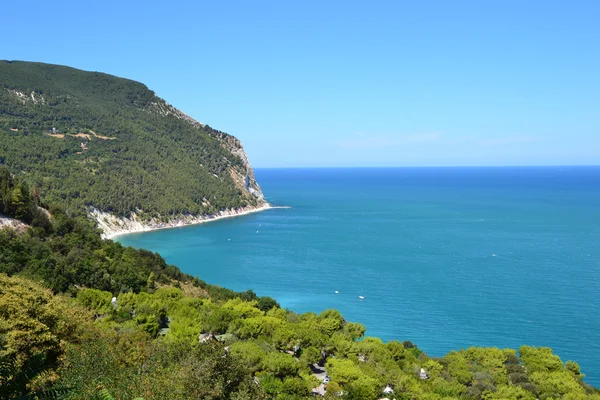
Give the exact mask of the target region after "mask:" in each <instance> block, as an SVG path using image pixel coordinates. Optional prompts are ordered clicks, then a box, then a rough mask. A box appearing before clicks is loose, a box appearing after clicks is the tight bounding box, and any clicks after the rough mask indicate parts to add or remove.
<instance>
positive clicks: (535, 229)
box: [119, 167, 600, 386]
mask: <svg viewBox="0 0 600 400" xmlns="http://www.w3.org/2000/svg"><path fill="white" fill-rule="evenodd" d="M256 174H257V178H258V180H259V182H260V184H261V185H262V188H263V190H264V192H265V193H266V195H267V197H268V199H269V201H270V202H271V203H273V204H275V205H287V206H291V207H292V208H291V209H273V210H269V211H266V212H263V213H259V214H253V215H249V216H244V217H240V218H235V219H230V220H222V221H217V222H214V223H210V224H205V225H199V226H193V227H186V228H179V229H169V230H162V231H155V232H150V233H142V234H133V235H128V236H124V237H121V238H120V239H119V240H120V241H121V242H122V243H124V244H126V245H132V246H135V247H142V248H147V249H150V250H153V251H158V252H160V253H161V254H162V255H163V256H164V257H165V258H166V259H167V261H168V262H170V263H173V264H175V265H177V266H179V267H180V268H181V269H182V270H183V271H185V272H187V273H190V274H193V275H198V276H199V277H200V278H201V279H204V280H205V281H207V282H209V283H214V284H219V285H221V286H225V287H229V288H232V289H235V290H246V289H248V288H251V289H253V290H254V291H255V292H257V293H258V294H259V295H268V296H272V297H274V298H276V299H277V300H279V302H280V303H281V304H282V305H283V306H285V307H288V308H290V309H293V310H295V311H298V312H304V311H315V312H320V311H322V310H324V309H326V308H337V309H339V310H341V311H342V312H343V314H344V316H345V317H346V318H347V319H349V320H353V321H359V322H361V323H363V324H365V325H366V326H367V328H368V330H367V334H368V335H373V336H378V337H381V338H382V339H384V340H391V339H398V340H406V339H409V340H412V341H413V342H415V343H416V344H417V345H419V347H421V348H422V349H423V350H425V351H426V352H427V353H429V354H430V355H434V356H441V355H443V354H445V353H446V352H448V351H450V350H452V349H459V348H466V347H469V346H473V345H476V346H497V347H501V348H503V347H511V348H515V347H519V346H520V345H522V344H528V345H535V346H549V347H552V348H553V349H554V350H555V352H556V353H557V354H558V355H559V356H560V357H561V358H562V359H563V361H566V360H570V359H573V360H576V361H578V362H579V363H580V365H581V368H582V370H583V372H584V373H585V374H587V376H588V377H587V379H586V380H587V381H588V382H590V383H592V384H595V385H596V386H598V385H600V250H599V248H598V243H599V242H600V167H585V168H584V167H577V168H575V167H545V168H415V169H411V168H398V169H264V170H258V171H256ZM336 290H337V291H339V294H335V291H336ZM359 296H364V297H365V298H364V300H360V299H359Z"/></svg>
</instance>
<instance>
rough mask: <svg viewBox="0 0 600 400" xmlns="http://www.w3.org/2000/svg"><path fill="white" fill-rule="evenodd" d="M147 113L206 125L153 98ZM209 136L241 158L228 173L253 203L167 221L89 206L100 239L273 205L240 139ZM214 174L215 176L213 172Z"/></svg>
mask: <svg viewBox="0 0 600 400" xmlns="http://www.w3.org/2000/svg"><path fill="white" fill-rule="evenodd" d="M145 110H146V111H147V112H149V113H152V114H157V115H162V116H165V117H166V116H174V117H176V118H178V119H182V120H185V121H187V122H188V123H190V124H191V125H192V126H194V127H195V128H197V129H202V128H203V127H204V126H205V125H204V124H202V123H200V122H198V121H196V120H195V119H193V118H191V117H190V116H188V115H186V114H185V113H183V112H181V111H179V110H178V109H176V108H175V107H173V106H171V105H170V104H168V103H167V102H165V101H164V100H162V99H160V98H159V97H156V99H155V101H153V102H152V103H150V106H149V107H148V108H146V109H145ZM208 133H209V134H210V135H211V136H213V137H214V138H215V139H217V140H218V141H219V143H220V144H221V146H222V147H223V148H224V149H225V150H227V151H228V152H230V153H231V154H233V155H234V156H236V157H238V158H239V159H240V160H241V161H242V166H239V165H236V166H231V167H230V168H229V173H230V175H231V178H232V179H233V181H234V182H235V184H236V185H237V186H238V187H239V188H240V189H241V190H243V191H244V192H246V193H247V194H249V195H250V196H251V198H253V199H254V200H253V201H252V202H251V203H252V205H248V206H246V207H241V208H237V209H228V210H223V211H220V212H218V213H216V214H213V215H187V214H185V215H180V216H174V217H171V218H170V219H169V220H168V221H167V222H164V221H162V220H161V219H158V218H154V219H150V220H147V219H141V218H138V215H137V214H136V213H132V214H131V217H129V218H125V217H119V216H116V215H113V214H110V213H107V212H104V211H102V210H98V209H95V208H91V209H90V216H91V217H92V218H93V219H95V220H96V221H97V222H98V227H99V228H100V229H101V230H102V231H103V234H102V237H103V238H112V237H115V236H118V235H124V234H127V233H133V232H145V231H151V230H156V229H164V228H174V227H178V226H185V225H191V224H200V223H204V222H208V221H214V220H217V219H222V218H229V217H235V216H239V215H244V214H249V213H253V212H258V211H263V210H266V209H269V208H272V207H271V205H270V204H269V203H268V202H267V201H266V200H265V197H264V195H263V193H262V190H261V188H260V186H259V185H258V182H256V179H255V177H254V171H253V170H252V166H251V165H250V162H249V161H248V156H247V154H246V152H245V151H244V148H243V147H242V144H241V143H240V141H239V140H238V139H237V138H235V137H233V136H231V135H228V134H226V133H222V132H217V131H209V132H208ZM215 176H216V175H215Z"/></svg>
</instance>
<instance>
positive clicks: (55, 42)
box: [0, 0, 600, 167]
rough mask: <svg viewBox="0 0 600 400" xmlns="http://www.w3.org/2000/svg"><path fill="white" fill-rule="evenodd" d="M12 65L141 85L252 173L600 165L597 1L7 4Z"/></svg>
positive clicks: (2, 48) (4, 51) (1, 40)
mask: <svg viewBox="0 0 600 400" xmlns="http://www.w3.org/2000/svg"><path fill="white" fill-rule="evenodd" d="M1 8H2V14H3V18H2V20H3V21H2V24H0V59H8V60H26V61H40V62H46V63H54V64H63V65H69V66H72V67H75V68H80V69H85V70H92V71H101V72H106V73H109V74H113V75H117V76H121V77H126V78H130V79H133V80H136V81H140V82H143V83H144V84H146V85H147V86H148V87H149V88H150V89H152V90H154V91H155V92H156V93H157V95H159V96H160V97H162V98H164V99H165V100H166V101H167V102H169V103H171V104H173V105H174V106H175V107H177V108H179V109H180V110H182V111H183V112H185V113H187V114H188V115H190V116H191V117H193V118H195V119H197V120H199V121H201V122H203V123H207V124H209V125H210V126H212V127H214V128H216V129H219V130H222V131H225V132H228V133H230V134H232V135H234V136H236V137H238V138H239V139H240V140H241V141H242V143H243V145H244V147H245V149H246V151H247V153H248V155H249V158H250V161H251V163H252V164H253V165H254V166H255V167H363V166H364V167H375V166H447V165H448V166H450V165H455V166H469V165H598V164H600V23H598V20H600V1H597V0H592V1H582V0H570V1H552V0H542V1H534V0H528V1H523V0H515V1H513V0H477V1H464V0H454V1H446V0H439V1H428V0H423V1H421V0H420V1H408V0H407V1H402V0H396V1H376V0H372V1H361V2H358V1H351V0H345V1H335V0H331V1H322V0H321V1H310V0H303V1H291V0H290V1H281V0H280V1H263V0H254V1H227V0H223V1H210V2H209V1H187V2H183V1H175V0H173V1H168V2H165V1H161V2H154V1H148V0H147V1H132V0H128V1H111V0H105V1H81V0H78V1H61V0H55V1H29V0H19V1H5V2H3V5H2V7H1Z"/></svg>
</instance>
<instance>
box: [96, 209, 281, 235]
mask: <svg viewBox="0 0 600 400" xmlns="http://www.w3.org/2000/svg"><path fill="white" fill-rule="evenodd" d="M269 208H272V207H271V206H270V205H269V204H268V203H266V202H265V203H264V204H262V205H260V206H248V207H241V208H237V209H229V210H224V211H220V212H218V213H216V214H213V215H196V216H194V215H182V216H179V217H173V218H171V219H170V220H168V221H167V222H164V221H161V220H159V219H156V218H153V219H150V220H140V219H138V217H137V215H136V214H135V213H132V214H131V217H130V218H125V217H118V216H116V215H113V214H110V213H107V212H104V211H100V210H97V209H95V208H91V210H90V216H91V217H92V218H93V219H95V220H96V221H97V222H98V228H100V229H101V230H102V238H103V239H112V238H114V237H115V236H119V235H125V234H128V233H134V232H148V231H154V230H157V229H166V228H176V227H181V226H186V225H196V224H202V223H205V222H210V221H216V220H219V219H224V218H231V217H237V216H240V215H246V214H251V213H255V212H259V211H264V210H268V209H269Z"/></svg>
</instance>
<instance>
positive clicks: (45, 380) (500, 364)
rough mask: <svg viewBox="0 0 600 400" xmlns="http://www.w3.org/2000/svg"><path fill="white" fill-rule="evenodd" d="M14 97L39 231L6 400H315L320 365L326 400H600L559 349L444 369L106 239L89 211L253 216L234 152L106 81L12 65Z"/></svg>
mask: <svg viewBox="0 0 600 400" xmlns="http://www.w3.org/2000/svg"><path fill="white" fill-rule="evenodd" d="M0 84H1V85H3V86H4V87H2V88H0V161H2V162H4V163H6V164H7V165H8V166H7V167H0V213H2V214H4V215H7V216H10V217H14V218H17V219H19V220H21V221H23V222H25V223H27V224H28V225H29V227H28V228H27V229H26V231H25V232H22V233H17V232H15V231H13V230H11V229H3V230H2V229H0V398H2V399H98V400H100V399H103V400H106V399H108V400H110V399H138V400H139V399H145V400H149V399H236V400H245V399H258V400H260V399H278V400H300V399H307V398H309V397H311V392H312V390H313V389H314V388H316V387H319V386H320V385H321V381H320V380H319V379H317V378H316V376H315V375H314V372H315V368H316V366H318V365H320V366H321V367H324V368H325V369H326V371H327V374H328V375H329V377H330V379H331V381H330V382H328V384H327V390H326V392H325V394H324V397H325V398H326V399H338V398H343V399H357V400H358V399H360V400H363V399H364V400H372V399H378V398H381V397H384V396H385V395H386V394H385V393H384V390H385V389H387V390H388V392H389V390H393V394H388V397H393V398H395V399H405V400H409V399H411V400H412V399H417V400H421V399H422V400H441V399H465V400H471V399H473V400H478V399H482V400H491V399H515V400H516V399H520V400H529V399H531V400H533V399H543V400H549V399H564V400H579V399H582V400H583V399H592V400H593V399H597V400H600V392H599V391H598V390H596V389H594V388H592V387H590V386H588V385H586V384H585V383H584V382H583V378H584V375H583V374H582V373H581V370H580V368H579V365H578V364H577V363H576V362H573V361H567V362H566V363H563V362H562V361H561V360H560V358H558V357H557V356H556V355H554V354H553V353H552V351H551V349H548V348H535V347H528V346H523V347H521V348H520V349H519V350H518V351H516V350H512V349H498V348H475V347H473V348H469V349H466V350H460V351H455V352H451V353H449V354H447V355H446V356H444V357H441V358H432V357H429V356H428V355H427V354H425V353H424V352H422V351H421V350H420V349H419V348H418V347H416V346H415V345H414V344H413V343H411V342H409V341H406V342H402V343H401V342H399V341H391V342H388V343H383V342H382V341H381V340H379V339H377V338H370V337H367V338H363V336H364V334H365V327H364V326H363V325H361V324H359V323H353V322H348V321H346V320H345V319H344V318H343V317H342V315H341V314H340V313H339V312H338V311H336V310H326V311H324V312H322V313H321V314H319V315H317V314H314V313H305V314H296V313H294V312H292V311H289V310H285V309H282V308H281V307H280V306H279V304H278V303H277V302H276V301H275V300H274V299H271V298H268V297H260V298H259V297H258V296H256V294H255V293H254V292H252V291H250V290H249V291H247V292H242V293H237V292H233V291H231V290H228V289H223V288H220V287H217V286H212V285H208V284H206V283H205V282H203V281H201V280H200V279H198V278H197V277H191V276H189V275H186V274H183V273H182V272H181V271H180V270H179V269H178V268H177V267H174V266H171V265H168V264H167V263H166V262H165V261H164V259H162V257H160V255H158V254H154V253H151V252H149V251H145V250H136V249H133V248H130V247H123V246H121V245H120V244H118V243H115V242H112V241H110V240H102V239H101V237H100V232H99V231H98V229H97V228H96V227H95V225H94V224H93V223H92V222H91V221H90V220H88V219H87V218H86V217H85V208H86V207H89V206H95V207H98V208H101V209H104V210H114V211H116V212H118V213H121V214H122V215H126V214H127V213H128V212H130V211H132V210H135V209H137V208H142V207H141V206H142V205H144V207H143V209H144V211H145V212H149V213H155V214H156V215H161V216H164V215H169V214H174V213H181V212H210V211H211V207H213V208H214V209H216V208H217V207H234V206H239V205H242V204H244V202H250V201H254V200H252V199H251V198H250V197H248V196H247V195H246V194H245V193H244V192H243V191H242V190H241V189H239V188H238V187H237V186H236V185H235V183H234V182H233V180H231V179H229V178H226V177H230V175H229V174H230V173H232V171H234V172H235V168H236V167H239V166H240V165H241V164H240V163H241V160H239V158H237V157H236V156H232V154H231V153H229V152H227V151H225V150H224V149H223V147H222V146H221V143H223V142H221V140H227V137H226V136H219V135H222V134H220V133H218V132H216V131H212V130H211V129H210V128H208V127H198V125H193V124H190V123H189V122H187V121H186V120H184V119H181V118H179V117H181V116H179V117H177V116H174V115H166V116H165V115H164V114H165V113H167V111H169V110H170V109H169V108H168V107H167V106H166V105H165V103H164V102H162V100H160V99H157V98H156V97H155V96H154V94H153V93H152V92H150V91H148V90H147V89H146V88H145V87H144V86H142V85H140V84H138V83H135V82H131V81H127V80H123V79H117V78H114V77H110V76H107V75H103V74H96V73H85V72H82V71H77V70H73V69H70V68H66V67H57V66H48V65H44V64H32V63H7V62H4V63H0ZM21 94H23V95H21ZM25 94H26V96H25V97H26V98H25V99H23V96H24V95H25ZM11 96H12V97H11ZM29 99H31V101H30V100H29ZM161 102H162V103H161ZM156 104H158V105H156ZM49 127H56V128H57V131H58V132H62V133H60V134H65V135H66V136H64V137H63V138H57V137H52V136H49V135H48V134H47V131H48V129H50V128H49ZM99 127H102V128H99ZM85 129H87V130H88V131H89V132H96V133H98V131H100V132H102V133H104V134H107V135H108V134H110V135H111V137H112V136H114V137H115V139H108V138H105V139H98V138H97V137H96V135H95V134H94V133H91V135H93V136H94V137H96V139H91V140H89V141H88V150H83V149H81V148H79V149H78V146H79V142H80V141H81V137H77V138H76V137H73V136H68V135H69V134H71V135H73V134H77V132H81V131H85ZM100 129H106V130H105V131H101V130H100ZM53 134H54V133H53ZM79 150H83V151H80V153H81V154H78V151H79ZM163 156H164V157H168V158H166V160H167V161H163V160H161V157H163ZM194 157H197V158H196V159H194ZM198 160H201V162H202V163H203V165H204V166H203V167H202V168H200V169H198V168H196V170H195V171H194V170H193V167H194V165H195V164H194V163H195V162H196V163H197V162H198ZM231 168H234V169H233V170H232V169H231ZM213 172H214V173H216V174H217V175H218V176H219V177H218V178H216V180H213V179H214V177H213V176H212V173H213ZM11 173H12V174H14V175H12V174H11ZM155 174H157V175H158V177H155ZM192 178H193V179H194V180H193V181H188V179H192ZM211 182H212V183H211ZM186 185H187V186H186ZM196 190H200V191H199V192H196ZM209 198H210V204H208V203H207V202H206V201H205V199H209ZM171 200H173V203H171ZM48 204H50V206H48ZM52 204H60V205H59V206H56V205H52ZM46 208H48V209H49V211H46ZM321 387H322V386H321Z"/></svg>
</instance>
